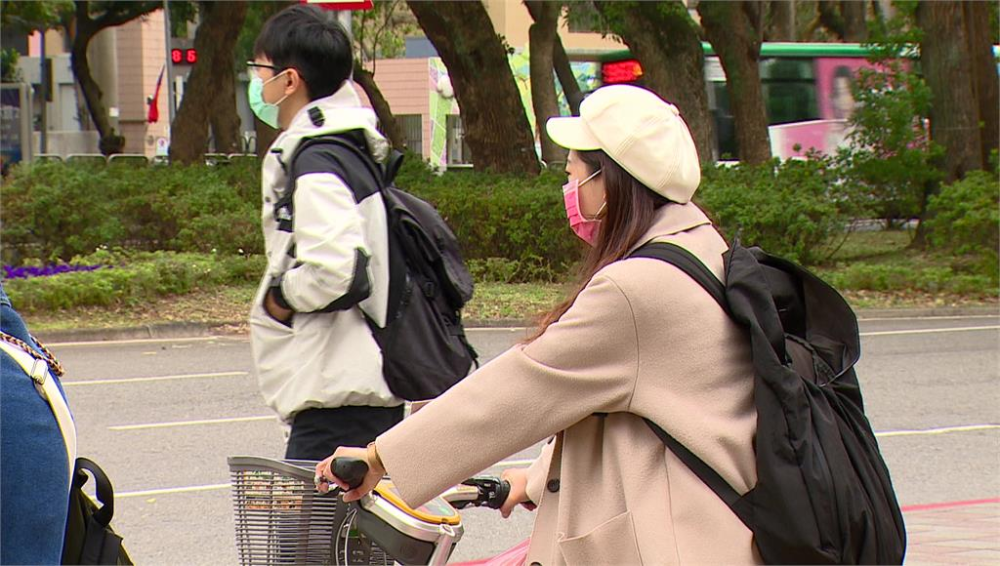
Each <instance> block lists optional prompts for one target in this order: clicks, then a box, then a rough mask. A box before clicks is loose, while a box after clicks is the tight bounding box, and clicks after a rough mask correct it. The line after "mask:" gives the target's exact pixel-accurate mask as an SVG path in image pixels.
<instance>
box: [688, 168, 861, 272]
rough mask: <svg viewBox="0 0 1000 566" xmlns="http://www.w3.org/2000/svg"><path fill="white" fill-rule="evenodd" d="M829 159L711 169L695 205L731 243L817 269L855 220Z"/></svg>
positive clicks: (706, 173)
mask: <svg viewBox="0 0 1000 566" xmlns="http://www.w3.org/2000/svg"><path fill="white" fill-rule="evenodd" d="M840 186H841V185H840V184H839V178H838V176H837V174H836V171H834V170H832V169H831V168H829V166H828V164H827V163H826V162H824V161H823V160H809V161H786V162H784V163H780V162H779V161H778V160H777V159H775V160H772V161H770V162H768V163H764V164H761V165H758V166H750V165H743V164H737V165H735V166H732V167H708V168H706V169H705V170H704V172H703V174H702V181H701V187H700V188H699V189H698V192H697V193H696V194H695V200H696V201H697V202H699V203H700V204H702V205H703V206H704V208H705V209H706V210H707V211H708V212H709V214H710V215H711V216H712V217H713V219H714V220H715V222H716V224H717V226H718V227H719V228H720V229H721V230H722V232H723V233H724V234H725V235H726V237H727V238H729V239H732V238H733V237H735V236H737V235H738V236H739V238H740V241H741V242H742V243H743V244H744V245H757V246H760V247H762V248H764V249H766V250H767V251H769V252H770V253H772V254H776V255H779V256H782V257H785V258H787V259H790V260H793V261H798V262H802V263H805V264H815V263H818V262H819V261H822V260H824V259H826V258H828V257H829V255H830V254H831V253H832V252H833V251H834V250H833V249H832V248H831V243H833V241H834V240H835V238H834V236H835V235H837V234H840V233H843V231H844V228H845V226H846V225H847V223H848V222H850V220H852V219H853V218H852V214H851V212H852V211H853V204H852V199H851V198H850V197H849V196H848V195H846V194H843V193H842V192H841V189H840Z"/></svg>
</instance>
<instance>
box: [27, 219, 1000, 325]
mask: <svg viewBox="0 0 1000 566" xmlns="http://www.w3.org/2000/svg"><path fill="white" fill-rule="evenodd" d="M910 241H911V234H910V233H908V232H904V231H884V232H859V233H854V234H851V235H850V236H848V238H847V240H846V241H845V242H844V244H843V246H841V247H840V249H839V250H838V251H837V253H836V254H835V255H834V256H833V257H832V258H830V260H828V261H827V262H825V263H824V264H823V265H820V266H816V267H814V268H813V270H814V271H815V272H816V273H817V274H818V275H819V276H820V277H823V278H824V279H826V280H828V281H830V282H831V283H832V284H833V285H834V286H835V287H837V288H838V289H840V290H841V292H842V293H843V294H844V296H845V297H846V298H847V300H848V302H850V303H851V305H852V306H854V307H855V308H899V307H911V308H913V307H919V308H938V307H954V306H993V307H995V306H997V305H998V298H997V296H998V288H997V283H996V280H995V278H990V277H986V276H983V275H975V274H973V273H970V272H969V271H968V265H969V261H968V260H967V258H961V257H950V256H940V255H934V254H928V253H925V252H921V251H918V250H913V249H910V248H909V245H910ZM255 290H256V285H255V284H253V283H241V284H238V285H233V286H228V287H216V288H214V289H211V290H207V291H199V292H195V293H190V294H185V295H175V296H169V297H161V298H157V299H154V300H149V301H147V302H142V303H139V304H138V305H136V306H133V307H124V306H112V307H78V308H73V309H66V310H60V311H45V310H36V311H31V312H24V311H22V315H24V316H25V318H26V319H28V322H29V324H30V326H31V328H32V330H33V331H36V332H42V331H54V330H68V329H85V328H86V329H101V328H122V327H130V326H144V325H153V324H162V323H170V322H195V323H204V324H208V325H212V326H219V327H222V328H224V329H228V330H232V331H245V330H246V319H247V315H248V312H249V307H250V303H251V301H252V300H253V296H254V292H255ZM567 291H568V286H567V285H565V284H548V283H521V284H513V283H512V284H504V283H480V284H478V285H477V286H476V293H475V296H474V297H473V299H472V301H471V302H470V303H469V304H468V305H466V308H465V310H464V311H463V312H464V314H463V316H464V319H465V321H466V325H467V326H478V325H497V324H508V323H513V324H525V323H528V324H530V323H533V322H534V321H537V320H538V319H539V317H540V316H541V315H543V314H544V313H545V312H547V311H548V310H549V309H551V308H552V307H553V306H554V305H555V304H557V303H558V302H559V301H560V300H561V299H562V298H563V297H564V296H565V294H566V293H567ZM13 298H14V300H15V306H17V303H16V297H13Z"/></svg>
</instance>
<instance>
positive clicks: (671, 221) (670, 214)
mask: <svg viewBox="0 0 1000 566" xmlns="http://www.w3.org/2000/svg"><path fill="white" fill-rule="evenodd" d="M706 224H709V225H710V224H712V221H711V220H709V218H708V216H706V215H705V213H704V212H703V211H702V210H701V209H700V208H698V205H696V204H694V203H693V202H688V203H685V204H679V203H675V202H671V203H669V204H666V205H664V206H662V207H660V209H659V210H657V211H656V217H655V218H654V220H653V225H652V226H650V227H649V230H646V233H645V234H643V235H642V237H641V238H639V239H638V240H637V241H636V244H635V245H634V246H632V249H631V250H629V253H632V252H634V251H635V250H637V249H639V248H640V247H641V246H642V245H643V244H646V243H647V242H650V241H653V240H659V239H662V238H664V237H666V236H671V235H673V234H678V233H680V232H685V231H687V230H690V229H692V228H696V227H698V226H703V225H706Z"/></svg>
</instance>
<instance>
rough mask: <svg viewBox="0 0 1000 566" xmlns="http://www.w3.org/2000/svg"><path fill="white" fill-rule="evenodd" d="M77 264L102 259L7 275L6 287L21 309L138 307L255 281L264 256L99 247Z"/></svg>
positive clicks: (77, 260)
mask: <svg viewBox="0 0 1000 566" xmlns="http://www.w3.org/2000/svg"><path fill="white" fill-rule="evenodd" d="M73 263H85V264H101V265H104V266H105V267H103V268H101V269H98V270H96V271H87V272H77V273H64V274H61V275H56V276H52V277H32V278H30V279H7V280H5V281H4V289H5V290H6V291H7V293H8V294H9V295H10V297H11V300H12V301H13V302H14V303H15V304H16V305H17V307H18V308H19V309H23V310H24V311H26V312H30V311H35V310H58V309H65V308H75V307H82V306H111V305H117V306H135V305H138V304H141V303H143V302H148V301H150V300H153V299H156V298H158V297H164V296H169V295H181V294H185V293H190V292H192V291H195V290H205V289H212V288H216V287H219V286H223V285H233V284H236V283H242V282H248V281H257V280H258V279H260V277H261V274H262V273H263V272H264V268H265V267H266V266H265V262H264V258H263V256H249V257H244V256H238V255H229V256H224V255H219V254H195V253H176V252H164V251H160V252H139V253H109V252H106V251H99V252H96V253H94V254H91V255H89V256H85V257H77V258H74V260H73Z"/></svg>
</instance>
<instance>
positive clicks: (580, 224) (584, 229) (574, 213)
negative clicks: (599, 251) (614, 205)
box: [563, 169, 607, 246]
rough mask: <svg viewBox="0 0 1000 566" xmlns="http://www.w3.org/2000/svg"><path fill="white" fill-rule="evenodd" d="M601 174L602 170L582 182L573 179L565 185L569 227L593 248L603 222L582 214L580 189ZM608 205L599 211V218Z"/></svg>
mask: <svg viewBox="0 0 1000 566" xmlns="http://www.w3.org/2000/svg"><path fill="white" fill-rule="evenodd" d="M600 172H601V170H600V169H598V170H597V171H594V173H593V174H592V175H591V176H589V177H587V178H586V179H584V180H582V181H577V180H576V179H573V180H572V181H570V182H568V183H566V184H565V185H563V203H564V204H565V205H566V217H567V218H569V227H570V228H572V229H573V232H574V233H575V234H576V235H577V236H579V237H580V239H581V240H583V241H584V242H587V243H588V244H590V245H591V246H593V245H594V241H595V240H596V239H597V228H598V227H599V226H600V225H601V221H600V220H599V219H597V218H594V219H590V218H586V217H585V216H584V215H583V213H582V212H580V187H582V186H583V185H585V184H587V183H588V182H589V181H590V180H591V179H593V178H594V177H596V176H597V175H598V174H599V173H600ZM606 204H607V203H604V204H602V205H601V208H600V210H598V211H597V215H598V216H600V214H601V211H602V210H604V206H605V205H606Z"/></svg>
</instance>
